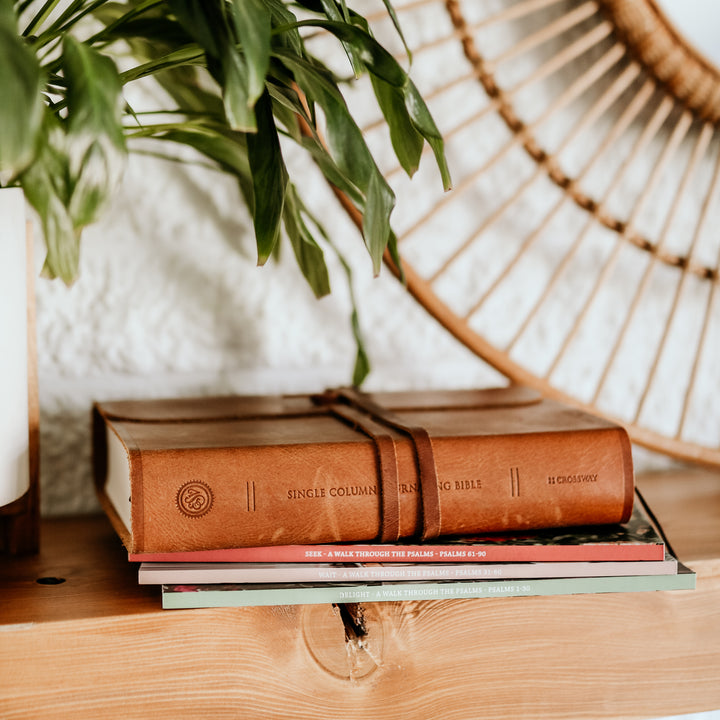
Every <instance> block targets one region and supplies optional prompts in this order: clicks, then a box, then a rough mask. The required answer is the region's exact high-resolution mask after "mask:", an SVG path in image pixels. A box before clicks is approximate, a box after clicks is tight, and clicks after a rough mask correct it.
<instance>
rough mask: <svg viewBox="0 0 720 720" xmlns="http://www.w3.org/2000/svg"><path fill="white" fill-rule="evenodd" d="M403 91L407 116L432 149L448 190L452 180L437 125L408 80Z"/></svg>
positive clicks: (413, 85) (444, 185)
mask: <svg viewBox="0 0 720 720" xmlns="http://www.w3.org/2000/svg"><path fill="white" fill-rule="evenodd" d="M403 91H404V95H405V107H406V108H407V111H408V114H409V116H410V118H411V120H412V122H413V124H414V125H415V127H416V128H417V130H418V132H420V134H421V135H422V136H423V137H424V138H425V139H426V140H427V141H428V144H429V145H430V147H431V148H432V151H433V153H434V155H435V162H437V165H438V167H439V168H440V175H441V177H442V182H443V187H444V189H445V190H450V188H451V187H452V179H451V177H450V170H449V168H448V165H447V160H446V158H445V144H444V141H443V137H442V134H441V133H440V130H438V128H437V125H435V121H434V120H433V118H432V115H431V114H430V110H428V107H427V105H426V104H425V101H424V100H423V99H422V96H421V95H420V93H419V92H418V89H417V88H416V87H415V84H414V83H413V82H412V81H411V80H410V79H408V81H407V84H406V85H405V87H404V89H403Z"/></svg>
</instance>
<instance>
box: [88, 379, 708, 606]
mask: <svg viewBox="0 0 720 720" xmlns="http://www.w3.org/2000/svg"><path fill="white" fill-rule="evenodd" d="M93 427H94V466H95V480H96V485H97V489H98V494H99V497H100V499H101V501H102V503H103V507H104V508H105V510H106V512H107V513H108V516H109V517H110V519H111V521H112V523H113V525H114V527H115V529H116V530H117V531H118V533H119V535H120V536H121V538H122V540H123V542H124V544H125V546H126V548H127V550H128V553H129V559H130V560H131V561H133V562H139V563H141V564H140V568H139V581H140V582H141V583H143V584H157V585H159V586H161V587H162V598H163V600H162V602H163V607H166V608H189V607H209V606H235V605H237V606H244V605H289V604H311V603H328V602H330V603H346V602H347V603H352V602H373V601H382V600H437V599H450V598H478V597H501V596H517V595H557V594H568V593H599V592H633V591H643V590H679V589H691V588H693V587H694V584H695V576H694V574H693V573H692V572H691V571H690V570H688V569H687V568H685V567H684V566H682V564H680V563H679V562H678V560H677V558H676V556H675V554H674V553H673V552H672V550H671V548H670V547H669V546H668V544H667V541H666V540H665V539H664V537H663V536H662V533H661V530H660V528H659V526H658V524H657V522H655V521H654V520H653V517H652V513H651V512H650V510H649V508H648V507H647V505H646V504H645V503H644V502H643V501H642V499H641V498H640V497H639V495H638V496H637V497H635V495H636V490H635V486H634V475H633V468H632V457H631V446H630V442H629V439H628V437H627V433H626V432H625V430H624V429H623V428H622V427H620V426H618V425H616V424H614V423H611V422H609V421H606V420H603V419H601V418H597V417H594V416H592V415H590V414H588V413H584V412H582V411H579V410H578V409H577V408H572V407H568V406H565V405H563V404H560V403H557V402H553V401H550V400H547V399H545V398H541V397H539V396H538V395H537V394H535V393H533V392H530V391H528V390H527V389H525V388H521V387H517V386H512V387H509V388H498V389H490V390H481V391H445V392H425V393H376V394H373V395H365V394H363V393H359V392H357V391H356V390H354V389H340V390H332V391H327V392H326V393H323V394H320V395H313V396H307V395H299V396H231V397H221V398H189V399H170V400H140V401H113V402H108V403H100V404H97V405H96V406H95V407H94V408H93Z"/></svg>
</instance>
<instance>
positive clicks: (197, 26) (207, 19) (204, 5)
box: [168, 0, 225, 58]
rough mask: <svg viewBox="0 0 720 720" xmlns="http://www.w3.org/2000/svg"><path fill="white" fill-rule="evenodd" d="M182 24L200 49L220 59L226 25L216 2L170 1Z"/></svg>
mask: <svg viewBox="0 0 720 720" xmlns="http://www.w3.org/2000/svg"><path fill="white" fill-rule="evenodd" d="M168 5H169V7H170V9H171V10H172V11H173V12H174V13H175V16H176V17H177V18H178V20H179V21H180V24H181V25H182V26H183V27H184V28H185V30H187V32H188V33H190V35H191V36H192V37H193V38H194V39H195V42H197V44H198V45H200V47H202V48H203V49H204V50H206V51H207V52H208V53H210V54H211V55H212V56H213V57H215V58H219V57H220V55H221V50H222V46H221V45H220V44H219V42H221V41H223V40H224V39H225V38H224V37H223V36H224V33H225V25H224V22H223V19H222V16H221V14H220V11H219V6H218V3H217V2H216V0H209V1H206V2H203V0H168Z"/></svg>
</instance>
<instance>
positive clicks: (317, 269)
mask: <svg viewBox="0 0 720 720" xmlns="http://www.w3.org/2000/svg"><path fill="white" fill-rule="evenodd" d="M304 214H307V211H306V209H305V207H304V206H303V203H302V201H301V200H300V198H299V196H298V194H297V190H296V189H295V186H294V185H292V184H290V185H289V186H288V191H287V194H286V196H285V211H284V213H283V217H284V222H285V230H286V231H287V234H288V237H289V239H290V244H291V245H292V248H293V251H294V253H295V259H296V260H297V264H298V267H299V268H300V270H301V271H302V274H303V275H304V277H305V279H306V280H307V282H308V284H309V285H310V287H311V288H312V290H313V292H314V293H315V297H318V298H321V297H323V296H325V295H327V294H329V293H330V278H329V276H328V270H327V266H326V264H325V257H324V255H323V251H322V248H321V247H320V246H319V245H318V243H317V242H316V241H315V239H314V238H313V236H312V233H311V232H310V230H309V228H308V226H307V224H306V223H305V220H304V218H303V215H304Z"/></svg>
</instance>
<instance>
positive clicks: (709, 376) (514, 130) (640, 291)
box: [357, 0, 720, 464]
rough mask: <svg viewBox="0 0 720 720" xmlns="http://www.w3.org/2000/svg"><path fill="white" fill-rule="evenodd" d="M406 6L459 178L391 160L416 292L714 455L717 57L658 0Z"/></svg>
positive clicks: (714, 459)
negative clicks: (408, 168)
mask: <svg viewBox="0 0 720 720" xmlns="http://www.w3.org/2000/svg"><path fill="white" fill-rule="evenodd" d="M666 1H668V2H669V1H670V0H666ZM395 7H396V10H397V13H398V16H399V19H400V24H401V26H402V27H403V29H404V30H405V33H406V41H407V43H408V45H409V47H410V48H411V50H412V57H413V60H412V62H413V65H412V73H411V74H412V76H413V78H414V79H415V82H416V84H417V85H418V87H419V88H420V90H421V92H422V93H423V94H424V96H425V97H426V98H427V99H428V104H429V105H430V108H431V111H432V112H433V114H434V116H435V118H436V120H437V122H438V125H439V126H440V129H441V131H442V132H443V135H444V136H445V139H446V145H447V153H448V159H449V162H450V167H451V171H452V173H453V180H454V188H453V190H452V191H451V192H450V193H447V194H443V193H442V191H441V188H440V182H439V180H438V177H437V171H436V170H435V168H434V167H433V163H432V161H431V160H428V161H427V162H425V163H424V164H423V165H421V169H420V171H419V172H418V173H417V174H416V176H415V177H414V178H413V179H412V180H409V179H407V178H406V177H405V176H404V175H403V173H402V172H401V171H400V169H399V168H397V167H392V166H388V167H387V168H383V171H384V172H385V174H386V175H387V177H388V179H389V180H390V182H391V184H392V185H393V187H394V189H395V191H396V193H397V195H398V200H399V202H398V210H397V213H396V215H395V227H396V231H397V235H398V242H399V253H400V257H401V259H402V266H403V270H404V272H405V274H406V279H407V286H408V289H409V291H410V292H411V293H412V294H413V295H414V296H415V298H417V300H418V301H419V302H420V303H421V304H422V306H423V307H424V308H426V309H427V311H428V312H429V313H431V314H432V315H433V316H434V317H435V318H437V319H438V320H439V321H440V322H441V323H442V324H443V325H444V326H445V327H446V328H447V329H448V330H449V331H450V332H451V333H453V334H454V335H455V336H456V337H457V338H459V339H460V340H461V341H462V342H463V343H464V344H465V345H467V347H469V348H470V349H471V350H472V351H474V352H475V353H476V354H477V355H478V356H480V357H481V358H483V359H484V360H485V361H487V362H489V363H490V364H491V365H492V366H494V367H495V368H497V369H498V370H500V371H501V372H502V373H503V374H504V375H505V376H507V377H508V378H509V379H510V380H512V381H517V382H522V383H525V384H527V385H530V386H532V387H535V388H537V389H539V390H540V391H541V392H543V393H544V394H546V395H548V396H551V397H557V398H560V399H563V400H565V401H568V402H571V403H574V404H576V405H578V406H581V407H584V408H586V409H589V410H591V411H593V412H597V413H600V414H603V415H605V416H607V417H610V418H612V419H615V420H619V421H621V422H623V423H624V424H625V425H626V426H627V427H628V428H629V430H630V432H631V435H632V437H633V440H634V441H635V442H637V443H639V444H642V445H645V446H647V447H649V448H652V449H655V450H659V451H662V452H664V453H667V454H670V455H672V456H674V457H677V458H682V459H693V460H701V461H704V462H708V463H711V464H720V420H718V419H717V417H716V415H717V413H713V412H712V408H713V407H714V404H715V398H714V394H715V392H716V391H717V389H718V388H720V363H717V362H716V360H715V357H716V354H717V349H718V346H719V344H720V322H719V321H720V306H719V303H720V299H719V298H718V297H717V295H718V293H717V287H718V279H719V276H720V273H719V271H718V262H719V258H718V254H719V253H720V242H719V240H720V238H719V237H718V232H717V227H718V225H719V223H720V201H719V200H720V198H719V196H718V192H719V190H720V188H718V177H719V176H720V137H718V132H717V122H718V118H719V117H720V82H719V81H718V73H717V71H716V69H715V66H714V65H713V64H712V62H711V61H709V60H707V59H706V58H705V56H704V54H703V53H702V52H701V51H699V50H696V49H695V48H694V47H693V46H692V45H691V44H689V43H688V41H686V40H685V39H684V36H682V35H681V33H680V31H678V30H676V28H675V26H674V24H673V23H672V22H671V21H670V19H669V18H668V15H667V14H666V12H664V11H663V10H661V9H660V7H659V5H658V4H657V3H655V2H653V1H652V0H484V1H483V2H473V1H472V0H447V2H445V1H444V0H400V1H399V2H397V3H395ZM374 31H375V32H376V34H377V35H378V36H382V40H383V42H388V43H390V42H392V36H393V30H392V26H391V23H390V21H389V20H387V15H386V13H385V12H384V10H383V9H382V8H381V9H379V10H378V14H377V16H376V18H375V23H374ZM397 50H398V56H401V55H402V53H403V47H402V44H401V43H399V42H398V46H397ZM365 92H369V89H368V88H364V89H363V88H360V89H358V91H357V108H358V110H361V109H362V108H364V107H368V108H369V107H370V106H371V103H364V102H363V97H364V93H365ZM364 131H365V133H366V136H367V138H368V141H369V143H370V145H371V147H374V149H375V150H376V157H379V158H383V157H388V158H389V157H392V154H391V153H388V152H384V150H383V148H384V147H385V144H386V143H388V142H389V140H388V139H387V132H386V128H385V126H384V123H383V122H382V120H381V119H380V118H376V117H368V118H367V122H366V124H365V127H364Z"/></svg>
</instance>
